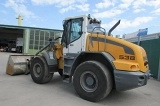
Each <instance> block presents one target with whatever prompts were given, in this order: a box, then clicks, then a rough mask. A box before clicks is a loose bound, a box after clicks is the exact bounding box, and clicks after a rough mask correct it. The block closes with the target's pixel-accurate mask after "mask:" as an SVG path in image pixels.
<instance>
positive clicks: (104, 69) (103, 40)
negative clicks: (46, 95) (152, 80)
mask: <svg viewBox="0 0 160 106" xmlns="http://www.w3.org/2000/svg"><path fill="white" fill-rule="evenodd" d="M119 23H120V21H118V22H117V23H116V24H115V25H114V26H113V27H112V28H111V29H110V30H109V32H108V33H106V31H105V29H104V28H102V27H101V21H99V20H97V19H93V18H91V16H90V15H83V16H77V17H69V18H66V19H65V20H64V22H63V28H64V29H63V35H62V37H61V43H58V42H57V41H56V40H57V39H59V38H60V37H59V38H57V39H55V40H52V39H50V43H49V44H48V45H47V46H46V47H44V48H43V49H41V50H40V51H39V52H38V53H37V54H36V55H35V56H32V57H31V59H30V61H29V68H30V74H31V77H32V79H33V81H34V82H35V83H38V84H44V83H47V82H49V81H50V80H51V79H52V77H53V74H54V73H55V72H59V74H60V75H61V76H62V78H63V80H64V82H68V83H72V82H73V85H74V88H75V91H76V92H77V94H78V95H79V96H80V97H81V98H83V99H85V100H88V101H93V102H95V101H99V100H102V99H103V98H105V97H106V96H108V95H109V93H110V92H111V90H112V89H113V88H115V89H116V90H117V91H125V90H129V89H133V88H137V87H141V86H144V85H146V84H147V80H148V78H149V76H150V74H149V66H148V60H147V55H146V52H145V50H144V49H143V48H142V47H140V46H138V45H135V44H133V43H130V42H128V41H125V40H123V39H119V38H115V37H113V36H111V32H112V31H113V30H114V29H115V28H116V27H117V26H118V25H119ZM46 48H47V50H46V51H44V50H45V49H46Z"/></svg>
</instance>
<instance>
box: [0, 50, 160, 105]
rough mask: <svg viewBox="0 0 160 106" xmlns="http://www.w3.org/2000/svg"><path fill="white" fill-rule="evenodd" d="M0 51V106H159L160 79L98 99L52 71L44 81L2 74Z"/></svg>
mask: <svg viewBox="0 0 160 106" xmlns="http://www.w3.org/2000/svg"><path fill="white" fill-rule="evenodd" d="M11 54H15V53H5V52H0V106H160V81H157V80H155V79H150V80H149V81H148V84H147V85H146V86H143V87H140V88H136V89H133V90H128V91H125V92H117V91H115V90H113V91H112V92H111V94H110V95H109V96H108V97H107V98H105V99H104V100H102V101H100V102H96V103H94V102H89V101H86V100H83V99H82V98H80V97H79V96H78V95H77V94H76V92H75V90H74V87H73V85H72V84H67V83H64V82H63V81H62V79H61V77H60V76H59V75H58V74H57V73H55V75H54V76H53V79H52V80H51V81H50V82H49V83H47V84H36V83H34V82H33V81H32V79H31V76H30V74H29V75H16V76H10V75H7V74H6V64H7V60H8V56H9V55H11Z"/></svg>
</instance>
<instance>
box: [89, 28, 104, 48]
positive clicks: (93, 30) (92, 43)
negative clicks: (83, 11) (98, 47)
mask: <svg viewBox="0 0 160 106" xmlns="http://www.w3.org/2000/svg"><path fill="white" fill-rule="evenodd" d="M97 28H99V31H101V32H103V35H106V30H105V29H104V28H102V27H94V28H93V30H92V32H91V36H90V41H89V44H88V50H89V51H90V47H89V45H90V43H91V45H92V47H93V43H92V34H93V32H94V30H95V29H97ZM100 29H103V30H104V31H102V30H100ZM97 34H98V32H97ZM97 39H98V36H97ZM105 43H106V37H105ZM98 44H99V41H98ZM105 48H106V44H105ZM105 48H104V50H105Z"/></svg>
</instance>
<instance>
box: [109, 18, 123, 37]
mask: <svg viewBox="0 0 160 106" xmlns="http://www.w3.org/2000/svg"><path fill="white" fill-rule="evenodd" d="M120 22H121V20H119V21H118V22H117V23H116V24H115V25H114V26H113V27H112V28H111V29H110V30H109V31H108V36H111V32H112V31H113V30H114V29H115V28H116V27H117V26H118V25H119V24H120Z"/></svg>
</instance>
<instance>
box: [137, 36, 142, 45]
mask: <svg viewBox="0 0 160 106" xmlns="http://www.w3.org/2000/svg"><path fill="white" fill-rule="evenodd" d="M140 42H141V36H138V42H137V45H139V44H140Z"/></svg>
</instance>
